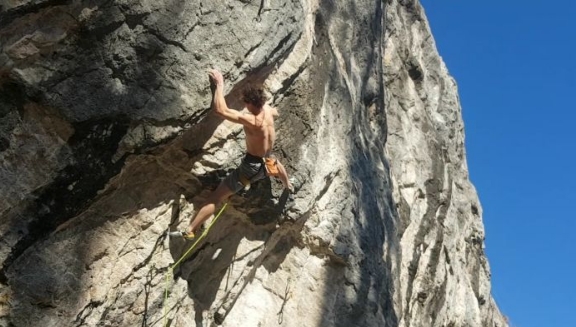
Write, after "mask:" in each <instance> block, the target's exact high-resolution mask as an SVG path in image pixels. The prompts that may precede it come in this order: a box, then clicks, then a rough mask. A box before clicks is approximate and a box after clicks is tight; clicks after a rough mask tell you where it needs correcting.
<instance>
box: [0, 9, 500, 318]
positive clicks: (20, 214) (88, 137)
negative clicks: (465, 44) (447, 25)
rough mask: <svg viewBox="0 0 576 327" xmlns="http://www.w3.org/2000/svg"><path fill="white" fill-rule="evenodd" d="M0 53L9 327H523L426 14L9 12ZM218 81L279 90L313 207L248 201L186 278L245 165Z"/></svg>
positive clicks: (0, 206) (0, 279) (233, 102)
mask: <svg viewBox="0 0 576 327" xmlns="http://www.w3.org/2000/svg"><path fill="white" fill-rule="evenodd" d="M0 44H1V45H2V52H1V53H0V117H1V119H0V159H1V160H0V162H1V165H0V182H1V183H2V188H1V189H0V197H1V198H2V199H3V201H2V202H0V217H1V218H0V235H2V237H1V241H0V242H1V244H2V246H1V248H0V262H2V266H1V269H0V283H1V284H0V285H1V287H2V289H1V290H0V326H2V327H4V326H14V327H20V326H28V327H35V326H38V327H39V326H43V327H44V326H134V325H140V326H160V325H162V326H164V325H170V326H194V325H195V326H215V325H222V326H404V327H408V326H454V327H456V326H506V322H505V321H504V319H503V317H502V316H501V314H500V313H499V311H498V308H497V307H496V305H495V303H494V301H493V299H492V297H491V295H490V272H489V267H488V264H487V261H486V257H485V254H484V252H483V240H484V234H483V227H482V221H481V207H480V205H479V203H478V199H477V196H476V193H475V191H474V188H473V186H472V185H471V184H470V181H469V179H468V175H467V167H466V159H465V152H464V144H463V138H464V134H463V125H462V119H461V115H460V107H459V103H458V96H457V90H456V85H455V82H454V81H453V79H452V78H451V77H450V76H449V75H448V73H447V70H446V67H445V66H444V64H443V63H442V61H441V59H440V57H439V56H438V54H437V52H436V50H435V47H434V42H433V39H432V37H431V35H430V31H429V27H428V26H427V23H426V19H425V16H424V13H423V10H422V8H421V7H420V5H419V4H418V3H417V2H414V1H410V0H408V1H399V0H398V1H397V0H390V1H386V2H381V1H367V0H366V1H349V2H346V1H340V2H331V1H316V0H279V1H267V0H262V1H250V0H227V1H217V0H213V1H188V2H186V1H172V0H165V1H132V0H114V1H102V0H79V1H61V0H39V1H26V0H22V1H9V2H7V3H4V4H3V5H2V8H1V12H0ZM212 67H217V68H219V69H220V70H222V71H223V72H224V74H225V77H226V81H227V85H228V88H227V101H228V103H229V105H230V106H232V107H239V106H240V105H241V104H240V103H239V101H238V92H239V91H240V90H241V89H242V88H243V87H244V86H245V85H248V84H262V85H265V87H266V88H267V90H268V91H269V93H270V95H271V98H272V99H271V103H272V105H274V106H276V107H277V108H278V110H279V112H280V116H279V118H278V120H277V130H278V134H279V139H278V141H277V144H276V148H275V152H276V154H277V156H278V157H280V159H281V160H282V161H283V162H284V164H285V166H286V167H287V168H288V170H289V173H290V174H291V175H292V176H293V178H294V179H295V184H296V187H297V193H296V195H295V202H294V203H293V205H288V204H287V199H286V194H285V193H283V192H282V187H281V184H280V183H279V182H278V181H275V180H271V181H268V180H266V181H263V182H260V183H258V184H257V185H254V186H253V187H252V188H251V189H250V190H249V191H247V192H245V193H244V194H241V195H235V196H233V197H232V198H231V199H230V201H229V204H228V206H227V207H226V209H225V211H224V212H223V214H222V216H221V217H220V218H218V220H217V221H216V222H215V223H214V226H213V227H212V228H211V229H210V232H209V233H208V235H207V237H206V238H205V239H204V240H202V241H201V242H200V243H199V244H198V245H197V248H195V249H194V250H193V251H192V253H190V254H189V255H188V256H187V257H186V258H185V259H184V260H183V261H182V263H181V264H179V265H178V266H177V267H176V268H175V269H174V271H173V273H171V272H172V271H171V267H172V264H173V263H174V262H176V261H178V260H179V259H180V258H181V257H182V255H183V254H185V253H186V252H187V250H188V249H189V248H190V246H191V245H192V244H191V243H190V242H185V241H184V240H180V239H169V238H167V237H166V236H165V232H166V231H167V230H173V229H176V228H178V227H183V226H185V225H186V224H187V222H188V219H189V218H190V216H191V215H192V214H193V211H194V208H196V207H197V206H199V205H200V204H201V203H202V201H203V199H204V198H205V196H206V195H207V194H208V192H210V190H211V189H214V188H215V187H216V186H217V185H218V183H219V181H220V180H221V178H222V177H223V176H225V175H226V173H227V172H229V171H230V170H231V169H233V168H234V167H235V166H236V165H237V164H238V162H239V160H240V158H241V157H242V155H243V150H244V145H243V137H244V136H243V133H242V129H241V128H240V127H239V126H236V125H234V124H232V123H228V122H223V121H222V120H221V119H219V118H218V117H216V116H215V115H214V114H213V113H212V112H211V111H210V110H209V103H210V90H209V88H208V81H207V76H206V70H207V69H209V68H212ZM166 277H168V279H166ZM166 295H169V296H166Z"/></svg>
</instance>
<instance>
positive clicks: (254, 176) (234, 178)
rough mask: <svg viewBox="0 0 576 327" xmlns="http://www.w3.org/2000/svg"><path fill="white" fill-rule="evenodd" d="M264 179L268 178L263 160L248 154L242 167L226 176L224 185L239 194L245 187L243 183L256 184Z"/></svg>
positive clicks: (243, 160)
mask: <svg viewBox="0 0 576 327" xmlns="http://www.w3.org/2000/svg"><path fill="white" fill-rule="evenodd" d="M241 176H242V177H243V178H242V177H241ZM264 177H266V169H265V168H264V161H263V160H262V158H261V157H257V156H253V155H251V154H249V153H247V154H246V156H245V157H244V159H242V163H241V164H240V166H239V167H238V168H236V169H235V170H234V171H233V172H231V173H230V174H229V175H228V176H226V178H225V179H224V184H225V185H226V186H227V187H228V188H229V189H230V190H232V192H234V193H238V192H239V191H240V190H241V189H243V188H244V186H245V185H244V184H243V183H242V181H245V182H246V181H250V183H254V182H256V181H259V180H261V179H263V178H264Z"/></svg>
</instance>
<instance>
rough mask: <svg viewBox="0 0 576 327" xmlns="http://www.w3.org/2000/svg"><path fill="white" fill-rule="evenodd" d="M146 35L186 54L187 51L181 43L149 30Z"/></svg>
mask: <svg viewBox="0 0 576 327" xmlns="http://www.w3.org/2000/svg"><path fill="white" fill-rule="evenodd" d="M148 33H150V34H152V35H154V36H155V37H156V38H157V39H158V40H160V41H162V42H163V43H166V44H169V45H173V46H176V47H178V48H180V49H182V51H184V52H188V49H187V48H186V46H184V44H182V43H181V42H178V41H174V40H170V39H168V38H167V37H165V36H164V35H162V34H161V33H159V32H157V31H154V30H150V29H149V30H148Z"/></svg>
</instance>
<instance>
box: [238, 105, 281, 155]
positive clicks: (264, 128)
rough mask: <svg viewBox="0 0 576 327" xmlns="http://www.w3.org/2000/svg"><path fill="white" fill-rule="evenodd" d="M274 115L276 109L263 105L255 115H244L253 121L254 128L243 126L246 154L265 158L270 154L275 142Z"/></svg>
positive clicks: (248, 113)
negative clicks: (250, 117) (252, 118)
mask: <svg viewBox="0 0 576 327" xmlns="http://www.w3.org/2000/svg"><path fill="white" fill-rule="evenodd" d="M276 114H277V111H276V109H275V108H272V107H270V106H268V105H265V106H264V108H263V110H261V111H260V113H258V114H257V115H254V114H252V113H250V112H247V113H246V115H251V116H253V117H254V119H255V124H254V126H246V125H244V132H245V133H246V151H247V152H248V153H250V154H252V155H254V156H258V157H266V156H268V155H269V154H270V152H272V148H273V147H274V141H275V140H276V130H275V129H274V116H275V115H276Z"/></svg>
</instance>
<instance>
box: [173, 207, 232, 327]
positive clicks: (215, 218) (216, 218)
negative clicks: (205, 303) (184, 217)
mask: <svg viewBox="0 0 576 327" xmlns="http://www.w3.org/2000/svg"><path fill="white" fill-rule="evenodd" d="M227 205H228V203H224V205H223V206H222V208H221V209H220V211H218V214H217V215H216V216H215V217H214V219H212V222H210V225H208V227H207V228H206V230H204V232H202V234H201V235H200V237H198V239H196V240H195V241H194V243H193V244H192V245H191V246H190V248H189V249H188V251H186V252H185V253H184V254H183V255H182V256H181V257H180V259H178V261H176V263H175V264H173V265H172V266H170V268H168V271H167V272H166V279H165V287H164V303H162V307H163V308H164V315H163V319H164V327H167V326H168V313H167V312H166V302H168V287H169V284H170V283H169V280H170V277H171V276H173V275H174V269H175V268H176V267H177V266H178V265H179V264H180V263H182V261H183V260H184V258H185V257H186V256H187V255H188V254H189V253H190V252H192V250H194V248H196V245H197V244H198V243H200V241H201V240H202V239H204V237H205V236H206V235H207V234H208V231H210V228H212V225H214V223H216V220H218V217H220V215H221V214H222V212H224V209H226V206H227Z"/></svg>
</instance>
